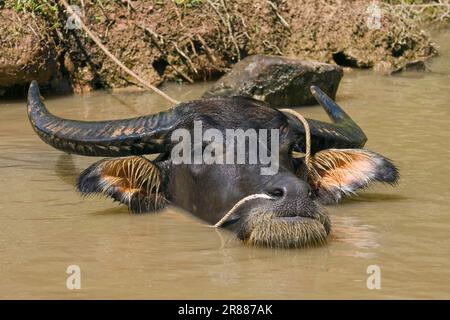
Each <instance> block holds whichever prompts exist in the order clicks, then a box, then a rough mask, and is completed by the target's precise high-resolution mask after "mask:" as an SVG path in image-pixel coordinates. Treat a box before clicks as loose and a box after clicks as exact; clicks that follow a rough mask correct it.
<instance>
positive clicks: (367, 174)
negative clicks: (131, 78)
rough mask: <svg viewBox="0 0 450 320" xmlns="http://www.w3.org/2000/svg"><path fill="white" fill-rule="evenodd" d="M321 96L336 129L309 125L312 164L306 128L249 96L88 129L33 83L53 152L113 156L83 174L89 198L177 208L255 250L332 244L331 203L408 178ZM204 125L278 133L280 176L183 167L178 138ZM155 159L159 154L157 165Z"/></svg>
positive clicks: (32, 104)
mask: <svg viewBox="0 0 450 320" xmlns="http://www.w3.org/2000/svg"><path fill="white" fill-rule="evenodd" d="M311 90H312V92H313V94H314V96H315V97H316V99H317V100H318V102H319V103H320V104H321V105H322V107H323V108H324V109H325V111H326V112H327V113H328V115H329V117H330V118H331V120H332V123H325V122H321V121H317V120H310V119H308V120H307V122H308V124H309V127H310V133H311V144H310V146H311V158H310V161H309V164H308V165H305V158H304V157H300V156H298V154H299V152H305V128H304V126H303V125H302V123H301V122H300V121H299V120H298V119H297V118H296V117H295V116H292V115H290V114H288V113H283V112H282V111H280V110H277V109H274V108H271V107H270V106H269V105H267V104H265V103H263V102H259V101H256V100H253V99H249V98H243V97H218V98H209V99H202V100H197V101H191V102H185V103H180V104H179V105H177V106H176V107H174V108H172V109H170V110H168V111H165V112H161V113H158V114H152V115H148V116H142V117H138V118H132V119H125V120H113V121H95V122H87V121H75V120H67V119H62V118H59V117H56V116H54V115H52V114H51V113H49V111H48V110H47V109H46V108H45V106H44V104H43V102H42V101H41V99H40V94H39V88H38V86H37V83H36V82H32V83H31V86H30V89H29V94H28V115H29V119H30V122H31V124H32V126H33V128H34V130H35V131H36V133H37V134H38V135H39V137H40V138H41V139H42V140H43V141H45V142H46V143H48V144H49V145H51V146H53V147H55V148H57V149H59V150H62V151H65V152H68V153H75V154H79V155H85V156H103V157H108V158H106V159H104V160H101V161H98V162H96V163H94V164H93V165H91V166H90V167H89V168H87V169H86V170H84V171H83V172H82V173H81V175H80V177H79V178H78V182H77V188H78V190H79V191H80V192H81V193H82V194H92V193H97V194H104V195H107V196H109V197H111V198H112V199H114V200H116V201H119V202H120V203H122V204H124V205H126V206H128V208H129V209H130V211H131V212H135V213H143V212H153V211H157V210H160V209H162V208H164V207H166V206H167V205H169V204H172V205H175V206H178V207H181V208H183V209H185V210H187V211H189V212H191V213H192V214H194V215H195V216H197V217H199V218H201V219H202V220H204V221H206V222H208V223H210V224H217V223H218V222H219V221H220V225H221V226H222V227H224V228H227V229H229V230H231V231H233V232H235V233H236V235H237V237H238V238H239V239H241V240H243V241H244V242H246V243H248V244H254V245H262V246H270V247H305V246H311V245H317V244H323V243H325V242H326V240H327V238H328V235H329V234H330V232H331V225H330V220H329V218H328V216H327V214H326V211H325V209H324V208H323V206H322V204H324V203H331V202H337V201H339V200H340V199H341V198H342V197H344V196H347V195H352V194H354V193H355V192H356V191H357V190H358V189H360V188H363V187H365V186H367V185H368V184H369V183H370V182H374V181H380V182H386V183H390V184H393V183H395V182H396V181H397V179H398V171H397V169H396V167H395V166H394V165H393V164H392V163H391V162H390V161H389V160H388V159H386V158H384V157H383V156H381V155H379V154H376V153H374V152H371V151H368V150H365V149H361V148H362V147H363V146H364V144H365V142H366V136H365V135H364V133H363V132H362V130H361V129H360V128H359V127H358V126H357V125H356V124H355V123H354V122H353V121H352V119H351V118H350V117H349V116H348V115H347V114H346V113H345V112H344V111H343V110H342V109H341V108H340V107H339V106H338V105H337V104H336V103H335V102H334V101H332V100H331V99H330V98H329V97H327V96H326V95H325V94H324V93H323V92H322V91H321V90H320V89H318V88H316V87H313V88H311ZM197 122H201V123H202V125H203V128H202V130H207V129H214V130H216V132H222V133H224V134H225V132H226V130H230V129H235V130H239V129H241V130H243V131H245V130H248V129H254V130H260V129H265V130H277V132H278V136H277V138H278V139H277V143H278V148H276V150H275V149H274V148H271V150H270V151H272V152H277V154H276V155H277V159H278V160H277V161H278V165H277V168H278V170H277V171H276V172H274V173H273V174H266V175H264V174H261V167H262V165H261V164H259V163H236V164H230V163H223V164H220V163H212V164H209V163H203V162H202V163H183V162H181V163H180V162H179V161H174V159H173V151H174V149H175V148H176V146H177V145H176V141H174V139H173V137H172V135H173V134H174V132H175V131H176V130H179V129H183V130H185V131H186V132H188V133H192V134H195V132H194V131H195V123H197ZM258 132H259V131H258ZM196 148H197V149H198V148H200V149H201V150H205V148H208V143H206V142H203V144H200V146H197V147H195V146H194V147H193V148H192V149H190V151H189V152H192V156H193V157H194V153H195V152H196V151H198V150H196ZM269 149H270V148H269ZM184 152H186V151H184ZM224 152H225V151H224ZM145 154H158V156H157V157H156V159H155V160H152V161H150V160H149V159H147V158H145V157H143V155H145ZM184 155H185V156H186V154H184ZM216 156H217V155H216ZM246 156H247V157H248V156H249V155H248V151H246ZM224 216H225V218H224ZM223 218H224V219H223ZM223 220H224V221H223Z"/></svg>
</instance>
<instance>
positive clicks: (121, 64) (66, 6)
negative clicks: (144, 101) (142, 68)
mask: <svg viewBox="0 0 450 320" xmlns="http://www.w3.org/2000/svg"><path fill="white" fill-rule="evenodd" d="M60 2H61V3H62V5H63V6H64V7H65V8H66V10H67V12H68V13H69V14H70V15H71V16H72V17H73V18H75V20H76V21H77V22H78V23H79V24H80V26H81V28H82V29H83V30H84V31H85V32H86V33H87V34H88V36H89V37H90V38H91V39H92V41H94V42H95V43H96V44H97V45H98V46H99V47H100V49H101V50H102V51H103V52H104V53H105V54H106V55H107V56H108V57H109V58H110V59H111V60H112V61H113V62H114V63H115V64H117V65H118V66H119V67H120V68H122V69H123V70H124V71H125V72H126V73H128V74H129V75H130V76H132V77H133V78H135V79H136V80H137V81H138V82H140V83H141V84H142V85H143V86H144V87H146V88H147V89H151V90H153V91H154V92H156V93H157V94H159V95H160V96H161V97H163V98H164V99H167V100H168V101H170V102H171V103H174V104H178V103H179V101H177V100H175V99H173V98H172V97H170V96H168V95H167V94H165V93H164V92H162V91H161V90H159V89H158V88H156V87H155V86H152V85H151V84H150V83H148V82H147V81H145V80H144V79H142V78H141V77H140V76H138V75H137V74H136V73H134V72H133V71H132V70H131V69H129V68H127V67H126V66H125V65H124V64H123V63H122V62H121V61H120V60H119V59H118V58H117V57H116V56H115V55H113V54H112V53H111V52H110V51H109V50H108V48H106V47H105V46H104V45H103V43H102V42H101V41H100V39H99V38H98V37H97V36H96V35H95V34H93V33H92V31H91V30H89V28H88V27H87V26H86V25H85V24H84V22H83V21H82V20H81V18H80V17H79V16H78V15H77V14H76V12H75V11H73V9H72V7H70V6H69V4H68V3H67V1H66V0H60Z"/></svg>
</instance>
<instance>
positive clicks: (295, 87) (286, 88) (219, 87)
mask: <svg viewBox="0 0 450 320" xmlns="http://www.w3.org/2000/svg"><path fill="white" fill-rule="evenodd" d="M342 76H343V70H342V68H341V67H340V66H337V65H332V64H327V63H320V62H314V61H305V60H298V59H291V58H285V57H279V56H262V55H254V56H249V57H246V58H245V59H243V60H241V61H240V62H238V63H236V64H235V65H234V66H233V68H232V70H231V71H230V72H229V73H227V74H226V75H224V76H223V77H222V78H220V79H219V80H218V81H217V82H216V83H215V84H214V85H213V86H212V87H211V88H210V89H209V90H208V91H206V92H205V93H204V94H203V97H204V98H207V97H213V96H235V95H243V96H249V97H252V98H254V99H257V100H262V101H265V102H267V103H269V104H270V105H272V106H274V107H280V108H282V107H284V108H286V107H297V106H301V105H311V104H315V103H316V100H315V99H314V97H313V96H312V94H311V92H310V90H309V87H310V86H311V85H315V86H318V87H319V88H321V89H322V90H323V91H324V92H325V93H326V94H327V95H328V96H330V97H331V98H333V99H334V98H335V96H336V91H337V89H338V86H339V82H340V80H341V78H342Z"/></svg>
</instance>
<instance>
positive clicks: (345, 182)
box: [308, 149, 399, 203]
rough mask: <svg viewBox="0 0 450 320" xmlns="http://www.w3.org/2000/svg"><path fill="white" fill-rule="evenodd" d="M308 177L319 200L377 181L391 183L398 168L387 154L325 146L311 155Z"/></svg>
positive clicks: (336, 197) (336, 198)
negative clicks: (384, 155)
mask: <svg viewBox="0 0 450 320" xmlns="http://www.w3.org/2000/svg"><path fill="white" fill-rule="evenodd" d="M311 166H312V168H311V170H310V173H309V176H308V181H309V183H310V185H311V189H312V191H313V193H314V194H315V195H316V196H317V198H318V199H319V200H320V201H321V202H322V203H333V202H337V201H339V200H340V199H341V198H342V197H343V196H348V195H352V194H355V192H356V191H357V190H358V189H361V188H364V187H366V186H368V185H369V184H370V183H371V182H375V181H379V182H384V183H389V184H392V185H393V184H395V183H396V182H397V180H398V179H399V172H398V169H397V168H396V167H395V166H394V164H393V163H392V162H391V161H390V160H389V159H387V158H385V157H383V156H381V155H379V154H377V153H375V152H371V151H368V150H364V149H327V150H323V151H320V152H317V153H316V154H315V155H314V156H313V157H312V158H311Z"/></svg>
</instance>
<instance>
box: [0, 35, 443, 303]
mask: <svg viewBox="0 0 450 320" xmlns="http://www.w3.org/2000/svg"><path fill="white" fill-rule="evenodd" d="M439 39H440V44H441V53H442V54H441V56H440V57H438V58H436V59H434V60H432V61H431V62H430V63H429V68H430V69H431V70H432V72H427V73H417V72H408V73H403V74H400V75H396V76H392V77H384V76H378V75H375V74H373V73H371V72H366V71H354V72H351V73H348V74H346V75H345V77H344V78H343V81H342V84H341V86H340V88H339V93H338V102H339V103H340V104H342V105H343V106H344V108H345V110H346V111H347V112H348V113H349V114H350V115H351V116H352V117H353V118H354V119H355V120H356V121H357V122H358V123H359V124H360V125H361V127H362V128H364V130H365V132H366V134H367V136H368V137H369V141H368V144H367V148H368V149H372V150H374V151H376V152H379V153H381V154H383V155H386V156H388V157H389V158H391V159H394V161H395V162H396V163H397V165H398V166H399V167H400V170H401V175H402V178H401V180H400V184H399V185H398V187H397V188H395V189H393V188H390V187H389V186H374V187H372V188H370V189H369V190H367V191H365V192H363V193H362V194H361V195H360V197H356V198H353V199H349V200H346V201H344V202H343V203H342V204H340V205H339V206H330V207H328V210H329V212H330V216H331V219H332V222H333V230H334V231H333V237H332V239H331V241H330V243H329V244H328V245H327V246H325V247H320V248H310V249H305V250H270V249H264V248H254V247H248V246H245V245H243V244H242V243H241V242H240V241H238V240H236V239H235V237H234V236H233V235H232V234H231V233H229V232H227V231H224V230H215V229H213V228H209V227H207V226H205V224H204V223H202V222H200V221H199V220H197V219H196V218H194V217H192V216H191V215H189V214H188V213H185V212H182V211H181V210H178V209H175V208H168V209H166V210H163V211H162V212H160V213H155V214H145V215H131V214H129V213H128V211H127V209H126V208H124V207H120V206H117V205H116V204H114V203H113V202H112V201H111V200H107V199H104V198H86V199H83V198H81V197H80V196H79V195H78V194H77V193H76V191H75V188H74V182H75V180H76V177H77V175H78V174H79V172H80V171H81V170H83V169H85V168H86V167H88V166H89V165H90V164H92V163H93V162H94V161H98V160H99V159H98V158H87V157H80V156H76V155H72V156H70V155H65V154H62V153H61V152H59V151H57V150H54V149H52V148H50V147H49V146H47V145H45V144H44V143H43V142H42V141H40V140H39V138H38V137H37V136H36V134H35V133H34V132H33V131H32V129H31V127H30V125H29V123H28V120H27V118H26V112H25V106H24V103H23V102H20V103H11V102H2V103H0V176H1V177H2V182H3V184H2V192H0V225H1V226H2V228H1V232H0V256H1V263H0V279H1V280H0V297H2V298H30V297H34V298H61V297H62V298H162V299H164V298H287V299H289V298H381V297H383V298H401V297H403V298H405V297H406V298H450V295H449V291H450V290H449V289H450V284H449V280H448V279H450V272H449V264H450V257H449V256H448V252H449V249H450V244H449V241H448V234H449V224H450V214H449V213H450V212H449V205H450V202H449V201H450V200H449V198H450V192H449V189H448V176H449V175H450V163H449V162H448V161H447V160H446V159H448V157H449V155H450V154H449V153H450V150H449V149H448V146H447V145H448V142H447V141H448V140H449V139H450V131H449V130H448V128H449V125H450V123H449V122H450V117H449V108H448V107H449V105H448V103H449V101H450V91H449V90H448V88H449V87H450V64H449V61H450V59H449V57H450V32H447V33H444V34H441V35H440V36H439ZM205 87H206V86H205V85H193V86H185V85H183V86H178V85H172V86H168V87H167V88H165V89H166V91H167V92H168V93H169V94H171V95H173V96H174V97H176V98H177V99H179V100H181V101H186V100H190V99H193V98H195V97H199V96H200V95H201V93H202V92H203V91H204V90H205ZM47 106H48V107H49V109H50V110H51V111H52V112H54V113H56V114H57V115H60V116H62V117H67V118H73V119H91V120H97V119H117V118H124V117H132V116H136V115H138V114H148V113H152V112H157V111H160V110H163V109H165V108H167V107H168V105H167V103H166V101H163V100H161V99H160V98H159V97H157V96H155V95H153V94H151V93H146V92H137V93H131V92H121V93H119V92H116V93H113V94H111V93H104V92H94V93H91V94H87V95H83V96H73V97H63V98H53V99H52V98H49V99H47ZM301 112H302V113H303V114H305V116H307V117H310V118H317V119H321V120H325V119H326V115H325V113H324V112H323V110H321V108H320V107H311V108H304V109H302V110H301ZM205 196H206V195H205ZM71 264H77V265H79V266H80V268H81V274H82V289H81V290H80V291H69V290H67V289H66V287H65V280H66V276H67V275H66V273H65V271H66V268H67V266H68V265H71ZM373 264H375V265H378V266H380V268H381V274H382V290H368V289H367V288H366V279H367V274H366V270H367V267H368V266H369V265H373Z"/></svg>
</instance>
